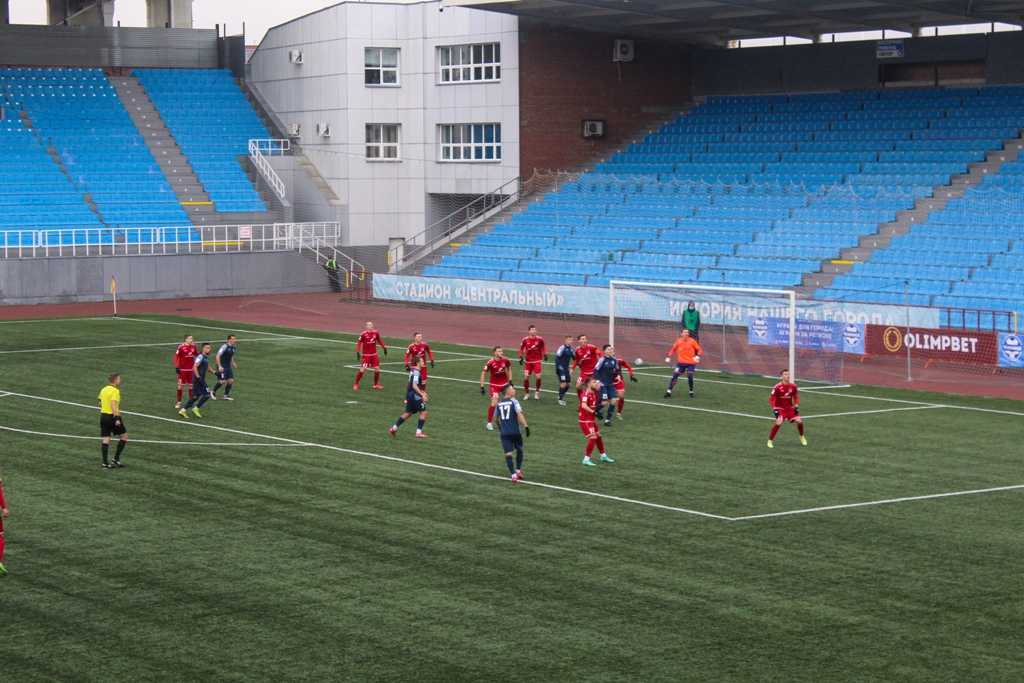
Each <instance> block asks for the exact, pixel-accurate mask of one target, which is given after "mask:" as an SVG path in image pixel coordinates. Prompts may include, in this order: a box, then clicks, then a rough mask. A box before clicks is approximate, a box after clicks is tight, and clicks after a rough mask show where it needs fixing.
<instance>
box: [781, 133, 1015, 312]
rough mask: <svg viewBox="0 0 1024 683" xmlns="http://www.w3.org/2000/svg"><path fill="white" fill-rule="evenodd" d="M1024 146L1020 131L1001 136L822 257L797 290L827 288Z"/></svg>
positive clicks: (996, 169) (1012, 158)
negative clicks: (957, 170) (891, 215)
mask: <svg viewBox="0 0 1024 683" xmlns="http://www.w3.org/2000/svg"><path fill="white" fill-rule="evenodd" d="M1021 149H1024V132H1022V133H1021V134H1020V135H1018V136H1017V137H1015V138H1012V139H1008V140H1004V141H1003V148H1002V149H995V150H989V151H988V152H987V154H986V156H985V159H984V161H979V162H975V163H972V164H969V165H968V167H967V168H968V172H967V173H962V174H958V175H955V176H953V177H952V178H950V182H949V184H947V185H937V186H935V187H934V188H933V189H932V194H931V196H928V197H921V198H918V199H917V200H916V201H915V203H914V206H913V207H912V208H910V209H906V210H904V211H900V212H898V213H897V214H896V219H895V220H893V221H890V222H887V223H881V224H879V226H878V232H877V233H874V234H869V235H864V236H862V237H861V238H860V241H859V242H858V244H857V246H854V247H848V248H846V249H843V250H842V251H840V253H839V258H838V259H825V260H824V261H822V264H821V270H819V271H817V272H814V273H807V274H806V275H804V279H803V282H802V283H801V286H800V287H797V288H796V289H797V291H798V292H799V293H800V294H802V295H806V296H813V295H814V293H815V292H816V291H817V290H819V289H826V288H828V287H829V286H830V285H831V284H832V282H833V280H835V278H836V277H837V276H839V275H842V274H844V273H848V272H850V270H852V269H853V268H854V266H855V265H856V264H858V263H862V262H864V261H867V260H869V259H870V258H871V256H872V254H874V253H875V252H876V251H878V250H882V249H885V248H886V247H888V246H889V244H891V243H892V240H893V238H895V237H898V236H900V235H905V234H907V233H908V232H910V230H911V228H913V227H914V226H915V225H918V224H923V223H926V222H927V221H928V218H929V217H930V216H931V215H933V214H934V213H936V212H939V211H941V210H943V209H944V208H946V206H947V205H948V204H949V203H950V202H951V201H953V200H954V199H959V198H961V197H963V196H964V194H965V193H966V192H967V190H968V189H969V188H971V187H976V186H978V185H979V184H980V183H981V182H982V181H983V180H984V179H985V178H986V177H987V176H989V175H995V174H998V173H999V171H1000V169H1001V168H1002V166H1003V164H1005V163H1008V162H1011V161H1016V160H1017V158H1018V157H1019V155H1020V151H1021Z"/></svg>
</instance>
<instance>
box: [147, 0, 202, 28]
mask: <svg viewBox="0 0 1024 683" xmlns="http://www.w3.org/2000/svg"><path fill="white" fill-rule="evenodd" d="M192 2H193V0H146V26H149V27H150V28H165V27H166V28H192Z"/></svg>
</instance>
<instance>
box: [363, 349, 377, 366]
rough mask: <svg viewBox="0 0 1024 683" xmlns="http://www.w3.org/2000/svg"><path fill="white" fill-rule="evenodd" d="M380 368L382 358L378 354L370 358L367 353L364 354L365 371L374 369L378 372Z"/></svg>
mask: <svg viewBox="0 0 1024 683" xmlns="http://www.w3.org/2000/svg"><path fill="white" fill-rule="evenodd" d="M379 367H380V356H378V355H377V354H376V353H375V354H373V355H372V356H368V355H366V354H365V353H364V354H363V369H366V368H373V369H375V370H376V369H377V368H379Z"/></svg>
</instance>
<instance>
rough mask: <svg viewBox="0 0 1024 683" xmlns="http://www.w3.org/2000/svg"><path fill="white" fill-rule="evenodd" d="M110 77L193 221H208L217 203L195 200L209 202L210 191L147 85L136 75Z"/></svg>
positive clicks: (179, 200)
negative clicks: (161, 116)
mask: <svg viewBox="0 0 1024 683" xmlns="http://www.w3.org/2000/svg"><path fill="white" fill-rule="evenodd" d="M109 80H110V83H111V85H113V86H114V91H115V92H116V93H117V96H118V98H119V99H120V100H121V104H122V105H123V106H124V108H125V110H126V111H127V112H128V116H129V118H131V120H132V123H134V124H135V127H136V128H137V129H138V130H139V133H140V134H141V135H142V138H143V139H144V140H145V141H146V147H148V148H149V151H150V153H151V154H152V155H153V158H154V159H155V160H156V163H157V165H158V166H159V167H160V170H161V171H163V173H164V177H165V178H167V181H168V182H169V183H170V185H171V189H172V190H174V194H175V196H176V197H177V199H178V203H179V204H181V208H182V209H184V211H185V213H187V214H188V215H189V218H190V219H192V222H193V223H202V222H204V221H202V217H203V216H204V215H209V214H211V213H213V206H211V205H202V204H191V202H208V201H210V195H209V194H207V192H206V190H205V189H203V185H202V183H200V182H199V178H198V177H196V174H195V171H194V170H192V165H191V164H189V162H188V159H187V158H186V157H185V155H184V154H183V153H182V151H181V148H179V147H178V143H177V142H176V141H175V139H174V136H173V135H171V132H170V131H169V130H168V129H167V126H166V124H164V121H163V119H162V118H160V113H159V112H158V111H157V110H156V106H154V104H153V101H152V100H151V99H150V98H149V95H148V94H147V93H146V89H145V88H143V87H142V85H141V84H140V83H139V80H138V79H137V78H135V77H134V76H109Z"/></svg>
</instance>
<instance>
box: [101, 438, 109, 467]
mask: <svg viewBox="0 0 1024 683" xmlns="http://www.w3.org/2000/svg"><path fill="white" fill-rule="evenodd" d="M100 451H101V452H102V453H103V464H104V465H106V464H107V463H108V462H109V461H108V460H107V453H108V452H109V451H110V444H105V443H104V444H100Z"/></svg>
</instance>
